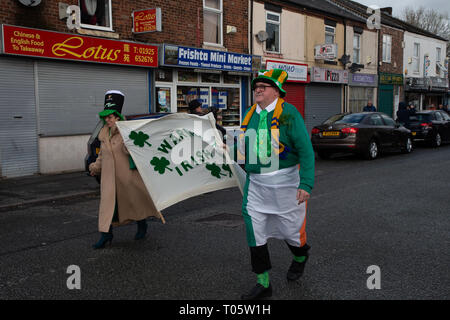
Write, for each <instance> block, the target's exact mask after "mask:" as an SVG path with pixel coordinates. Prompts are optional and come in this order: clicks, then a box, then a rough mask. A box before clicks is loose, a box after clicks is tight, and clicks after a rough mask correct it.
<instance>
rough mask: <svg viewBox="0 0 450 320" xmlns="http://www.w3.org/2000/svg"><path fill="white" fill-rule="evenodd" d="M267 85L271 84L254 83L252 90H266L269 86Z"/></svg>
mask: <svg viewBox="0 0 450 320" xmlns="http://www.w3.org/2000/svg"><path fill="white" fill-rule="evenodd" d="M269 87H271V85H266V86H265V85H262V84H260V85H256V86H254V87H253V91H257V90H259V91H265V90H266V88H269Z"/></svg>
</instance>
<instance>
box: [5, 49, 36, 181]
mask: <svg viewBox="0 0 450 320" xmlns="http://www.w3.org/2000/svg"><path fill="white" fill-rule="evenodd" d="M33 70H34V69H33V61H31V60H26V59H20V58H17V59H16V58H5V57H0V123H1V124H0V167H1V174H0V175H1V176H3V177H8V178H10V177H18V176H24V175H30V174H34V173H37V172H38V170H39V166H38V146H37V132H36V125H37V122H36V103H35V97H34V76H33V72H34V71H33Z"/></svg>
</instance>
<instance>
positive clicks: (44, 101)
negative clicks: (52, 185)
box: [38, 61, 149, 136]
mask: <svg viewBox="0 0 450 320" xmlns="http://www.w3.org/2000/svg"><path fill="white" fill-rule="evenodd" d="M38 81H39V82H38V87H39V91H38V92H39V115H40V132H39V133H40V134H42V135H44V136H59V135H74V134H89V133H91V131H92V129H93V128H94V127H95V125H96V123H97V122H98V120H99V119H98V113H99V112H100V111H101V110H103V103H104V100H105V92H106V91H108V90H120V91H122V92H123V93H124V94H125V102H124V106H123V109H122V114H124V115H127V114H139V113H148V112H149V90H148V70H147V69H145V68H128V67H121V66H114V65H100V64H94V63H72V62H60V61H39V62H38Z"/></svg>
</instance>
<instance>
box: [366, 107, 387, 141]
mask: <svg viewBox="0 0 450 320" xmlns="http://www.w3.org/2000/svg"><path fill="white" fill-rule="evenodd" d="M370 124H371V125H372V126H373V131H374V136H376V137H377V138H378V140H379V143H380V144H381V147H382V148H387V147H389V141H390V139H389V130H388V128H387V127H386V126H385V124H384V122H383V119H382V118H381V116H380V115H379V114H378V113H376V114H373V115H371V116H370Z"/></svg>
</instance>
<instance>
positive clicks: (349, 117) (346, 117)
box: [323, 113, 365, 124]
mask: <svg viewBox="0 0 450 320" xmlns="http://www.w3.org/2000/svg"><path fill="white" fill-rule="evenodd" d="M364 117H365V114H358V113H355V114H337V115H334V116H332V117H331V118H329V119H328V120H325V122H324V123H323V124H333V123H360V122H361V121H362V119H363V118H364Z"/></svg>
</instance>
